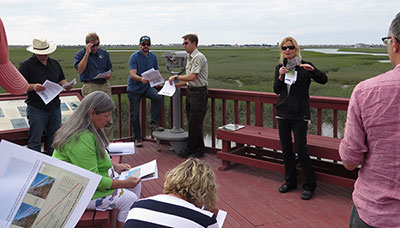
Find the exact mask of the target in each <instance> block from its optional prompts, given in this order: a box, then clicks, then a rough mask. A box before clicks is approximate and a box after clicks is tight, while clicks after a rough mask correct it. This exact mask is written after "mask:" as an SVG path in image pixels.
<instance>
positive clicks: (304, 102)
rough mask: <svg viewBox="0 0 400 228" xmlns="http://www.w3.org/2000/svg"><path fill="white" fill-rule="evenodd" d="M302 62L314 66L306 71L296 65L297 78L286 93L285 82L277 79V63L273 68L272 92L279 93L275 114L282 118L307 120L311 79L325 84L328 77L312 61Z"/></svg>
mask: <svg viewBox="0 0 400 228" xmlns="http://www.w3.org/2000/svg"><path fill="white" fill-rule="evenodd" d="M301 63H302V64H304V63H308V64H310V65H311V66H313V67H314V71H307V70H305V69H304V68H301V67H299V66H296V71H297V80H296V82H295V83H294V84H292V85H291V87H290V93H289V94H288V91H287V87H286V84H285V83H284V79H283V81H280V80H279V68H281V67H282V64H279V65H277V66H276V68H275V80H274V92H275V93H276V94H279V95H280V96H279V101H278V104H277V105H276V116H277V117H281V118H283V119H292V120H309V119H310V95H309V92H308V90H309V88H310V84H311V79H314V81H316V82H318V83H321V84H325V83H327V82H328V77H327V76H326V74H325V73H323V72H322V71H320V70H318V69H317V68H316V67H315V66H314V65H313V64H312V63H310V62H305V61H301Z"/></svg>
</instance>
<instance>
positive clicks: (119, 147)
mask: <svg viewBox="0 0 400 228" xmlns="http://www.w3.org/2000/svg"><path fill="white" fill-rule="evenodd" d="M107 150H108V153H109V154H110V155H128V154H134V153H135V143H133V142H117V143H110V144H108V146H107Z"/></svg>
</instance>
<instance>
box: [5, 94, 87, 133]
mask: <svg viewBox="0 0 400 228" xmlns="http://www.w3.org/2000/svg"><path fill="white" fill-rule="evenodd" d="M60 100H61V104H60V108H61V118H62V119H61V123H65V122H66V121H67V120H68V118H69V117H70V116H71V115H72V113H73V112H74V110H75V109H76V108H77V107H78V105H79V104H80V103H81V101H80V99H79V97H78V96H76V95H68V96H60ZM26 107H27V105H26V103H25V99H17V100H2V101H0V131H5V130H13V129H21V128H29V122H28V118H27V115H26Z"/></svg>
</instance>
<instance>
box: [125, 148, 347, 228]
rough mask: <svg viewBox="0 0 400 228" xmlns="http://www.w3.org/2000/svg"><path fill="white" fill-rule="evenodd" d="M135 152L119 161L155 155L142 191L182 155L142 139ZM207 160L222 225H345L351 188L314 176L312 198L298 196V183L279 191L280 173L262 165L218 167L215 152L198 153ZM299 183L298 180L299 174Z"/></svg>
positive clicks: (155, 185)
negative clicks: (153, 173)
mask: <svg viewBox="0 0 400 228" xmlns="http://www.w3.org/2000/svg"><path fill="white" fill-rule="evenodd" d="M143 145H144V147H143V148H137V149H136V154H134V155H128V156H123V157H122V162H123V163H129V164H130V165H132V166H137V165H140V164H142V163H145V162H148V161H151V160H153V159H157V163H158V171H159V173H158V175H159V178H158V179H157V180H151V181H145V182H143V183H142V184H143V189H142V196H143V197H148V196H152V195H155V194H159V193H162V189H163V182H164V176H165V173H166V172H167V171H168V170H170V169H171V168H173V167H175V166H176V165H178V164H179V163H180V162H182V161H184V159H183V158H181V157H179V156H178V155H176V154H175V153H174V152H171V151H168V148H169V147H168V146H167V145H161V151H160V152H157V151H156V144H155V143H153V142H150V141H145V142H144V144H143ZM201 159H203V160H205V161H207V162H209V163H210V164H211V166H212V167H213V169H214V172H215V174H216V175H217V182H218V184H219V190H218V191H219V192H218V195H219V202H218V206H219V208H220V209H222V210H225V211H227V212H228V215H227V218H226V220H225V223H224V226H223V227H224V228H231V227H234V228H239V227H245V228H247V227H296V228H302V227H316V228H320V227H324V228H330V227H338V228H342V227H348V223H349V217H350V212H351V207H352V201H351V193H352V190H351V189H347V188H344V187H339V186H335V185H330V184H326V183H323V182H318V183H317V184H318V187H317V190H316V192H315V194H314V198H313V199H312V200H310V201H304V200H302V199H300V194H301V191H302V190H301V188H298V189H296V190H294V191H292V192H289V193H286V194H281V193H279V192H278V187H279V186H280V185H281V184H282V181H283V175H282V174H280V173H275V172H272V171H268V170H263V169H258V168H253V167H248V166H244V165H234V166H233V168H232V169H229V170H227V171H219V170H218V167H219V166H220V165H221V161H220V160H219V159H217V157H216V155H215V154H206V156H205V157H203V158H201ZM299 183H302V182H301V180H300V181H299Z"/></svg>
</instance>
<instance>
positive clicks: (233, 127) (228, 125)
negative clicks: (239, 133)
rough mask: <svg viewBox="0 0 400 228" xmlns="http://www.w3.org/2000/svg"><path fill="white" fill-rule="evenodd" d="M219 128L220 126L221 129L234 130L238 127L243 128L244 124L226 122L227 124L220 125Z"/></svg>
mask: <svg viewBox="0 0 400 228" xmlns="http://www.w3.org/2000/svg"><path fill="white" fill-rule="evenodd" d="M219 128H221V129H223V130H225V131H236V130H239V129H242V128H244V125H239V124H227V125H224V126H221V127H219Z"/></svg>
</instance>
